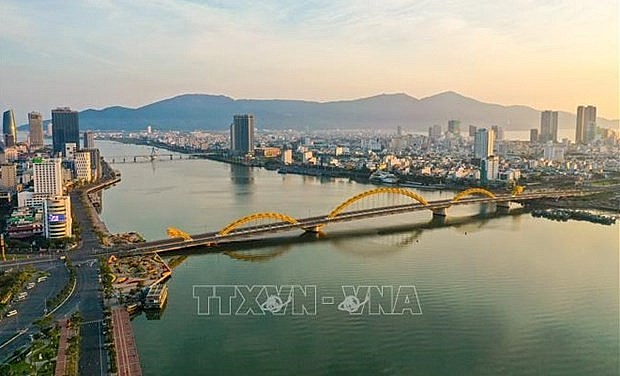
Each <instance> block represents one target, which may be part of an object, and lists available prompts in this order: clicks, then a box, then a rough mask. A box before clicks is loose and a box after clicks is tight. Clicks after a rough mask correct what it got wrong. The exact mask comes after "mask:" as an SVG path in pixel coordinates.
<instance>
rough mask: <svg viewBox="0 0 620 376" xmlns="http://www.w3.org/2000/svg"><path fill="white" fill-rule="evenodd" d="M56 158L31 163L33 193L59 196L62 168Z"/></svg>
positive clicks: (36, 160)
mask: <svg viewBox="0 0 620 376" xmlns="http://www.w3.org/2000/svg"><path fill="white" fill-rule="evenodd" d="M60 163H61V160H60V159H57V158H53V159H47V160H41V159H35V160H34V161H33V179H34V193H45V194H48V195H52V196H61V195H62V194H63V190H62V166H61V165H60Z"/></svg>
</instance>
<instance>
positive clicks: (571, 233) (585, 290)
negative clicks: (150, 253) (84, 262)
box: [98, 142, 619, 375]
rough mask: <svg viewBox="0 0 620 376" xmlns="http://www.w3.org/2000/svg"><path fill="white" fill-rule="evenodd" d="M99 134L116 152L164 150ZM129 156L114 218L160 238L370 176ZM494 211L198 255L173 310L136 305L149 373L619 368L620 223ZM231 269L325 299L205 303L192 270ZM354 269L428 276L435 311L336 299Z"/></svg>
mask: <svg viewBox="0 0 620 376" xmlns="http://www.w3.org/2000/svg"><path fill="white" fill-rule="evenodd" d="M98 146H99V147H100V148H101V149H102V151H103V154H104V155H107V156H112V155H116V156H118V155H131V154H144V153H148V152H149V151H150V150H149V149H148V148H145V147H140V146H130V145H121V144H116V143H105V142H99V143H98ZM115 166H116V167H117V168H119V169H120V170H121V171H122V178H123V181H122V183H120V184H119V185H118V186H116V187H114V188H113V189H110V190H108V191H106V192H105V194H104V209H103V214H102V216H103V219H104V220H105V222H106V223H107V225H108V227H109V228H110V230H111V231H113V232H117V231H128V230H136V231H139V232H141V233H142V234H144V235H145V237H147V238H148V239H159V238H163V237H165V230H166V227H168V226H175V227H179V228H181V229H183V230H185V231H186V232H188V233H199V232H204V231H213V230H216V229H220V228H222V227H223V226H225V225H226V224H228V223H229V222H231V221H233V220H234V219H236V218H238V217H241V216H243V215H246V214H249V213H251V212H263V211H277V212H283V213H286V214H289V215H292V216H293V217H302V216H308V215H319V214H322V213H327V212H329V211H330V210H331V209H332V208H334V207H335V206H336V205H338V204H339V203H340V202H341V201H343V200H345V199H346V198H348V197H349V196H351V195H354V194H356V193H359V192H361V191H364V190H366V189H369V188H370V186H367V185H362V184H356V183H351V182H349V181H347V180H335V181H329V180H321V179H318V178H313V177H303V176H297V175H279V174H277V173H275V172H272V171H266V170H260V169H249V168H243V167H238V166H230V165H227V164H222V163H217V162H212V161H206V160H188V161H175V162H168V161H158V162H156V163H154V164H151V163H142V164H118V165H115ZM420 193H421V194H422V195H424V196H425V197H427V198H428V199H429V200H432V199H438V198H448V197H451V196H452V195H453V193H450V192H443V193H439V192H420ZM399 202H400V201H399ZM378 203H382V202H378ZM493 212H494V210H493V209H492V208H488V207H474V206H471V207H457V208H452V209H450V211H449V215H450V216H451V217H450V218H449V219H448V221H447V223H445V224H443V225H441V224H433V223H431V215H430V213H427V212H418V213H412V214H407V215H400V216H395V217H386V218H381V219H379V220H368V221H362V222H355V223H350V224H345V225H336V226H333V227H327V228H326V229H325V230H326V233H327V236H326V237H325V238H323V239H320V240H309V241H308V240H307V239H306V240H305V241H303V239H296V238H295V239H291V240H292V241H290V242H285V243H281V244H280V243H278V244H274V245H271V246H269V247H266V248H260V249H250V250H244V251H243V252H245V253H238V252H237V253H232V254H230V255H227V254H224V253H220V254H195V255H192V256H190V257H189V258H188V259H187V260H186V261H185V262H184V263H183V264H181V265H180V266H179V267H178V268H177V269H176V270H175V272H174V276H173V278H172V279H171V280H170V282H169V288H170V290H169V299H168V304H167V307H166V309H165V311H164V312H163V314H162V316H161V318H160V319H159V320H148V319H147V318H146V317H145V316H144V315H143V316H140V317H138V318H136V319H135V320H134V321H133V327H134V333H135V337H136V341H137V344H138V350H139V353H140V360H141V363H142V368H143V371H144V374H145V375H202V374H209V375H218V374H230V375H291V374H297V375H326V374H342V375H414V374H420V375H431V374H454V375H497V374H515V375H519V374H523V375H529V374H541V375H543V374H544V375H554V374H557V375H566V374H569V375H617V374H618V350H619V349H618V340H619V335H618V325H619V323H618V317H619V311H618V252H619V244H618V243H619V236H618V225H615V226H603V225H596V224H590V223H585V222H574V221H572V222H567V223H559V222H553V221H549V220H546V219H540V218H533V217H531V216H530V215H529V214H526V213H522V212H520V211H519V210H518V209H517V210H513V211H512V212H511V214H510V215H503V216H499V217H497V216H495V215H493V214H492V213H493ZM377 228H381V230H378V229H377ZM298 235H299V234H294V235H291V236H292V237H296V236H298ZM240 254H241V255H252V256H254V257H239V256H238V255H240ZM260 256H263V257H260ZM231 284H249V285H290V284H298V285H315V286H316V295H317V297H318V302H319V303H318V306H317V309H316V315H314V316H307V315H306V316H293V315H292V314H290V311H289V312H286V313H285V315H283V316H274V315H272V314H270V313H267V314H266V315H264V316H251V315H250V316H220V315H199V314H198V301H197V300H196V299H194V297H193V286H195V285H231ZM343 285H353V286H360V285H361V286H364V285H366V286H369V285H389V286H395V287H398V286H400V285H414V286H415V288H416V291H417V297H418V298H419V302H420V307H421V309H422V315H403V316H394V315H393V316H388V315H369V314H368V312H367V311H363V312H362V314H361V315H350V314H348V313H347V312H343V311H340V310H338V309H337V306H338V303H339V301H341V300H342V299H343V297H344V294H343V291H342V286H343ZM324 296H331V297H335V302H334V304H321V303H322V301H321V298H322V297H324Z"/></svg>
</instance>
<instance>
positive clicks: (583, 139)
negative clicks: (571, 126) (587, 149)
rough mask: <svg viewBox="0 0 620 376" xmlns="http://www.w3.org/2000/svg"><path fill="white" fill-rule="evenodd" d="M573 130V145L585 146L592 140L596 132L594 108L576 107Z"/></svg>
mask: <svg viewBox="0 0 620 376" xmlns="http://www.w3.org/2000/svg"><path fill="white" fill-rule="evenodd" d="M576 125H577V126H576V129H575V143H577V144H587V143H588V142H590V141H592V140H593V139H594V134H595V130H596V107H594V106H587V107H586V106H579V107H577V124H576Z"/></svg>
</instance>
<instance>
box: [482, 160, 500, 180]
mask: <svg viewBox="0 0 620 376" xmlns="http://www.w3.org/2000/svg"><path fill="white" fill-rule="evenodd" d="M480 178H481V180H482V181H493V180H497V179H498V178H499V157H496V156H493V155H490V156H488V157H486V158H483V159H482V160H481V161H480Z"/></svg>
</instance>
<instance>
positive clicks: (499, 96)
mask: <svg viewBox="0 0 620 376" xmlns="http://www.w3.org/2000/svg"><path fill="white" fill-rule="evenodd" d="M1 7H2V12H3V14H5V15H6V17H5V20H6V22H4V23H3V25H1V26H0V31H1V33H0V35H2V36H1V37H0V40H1V41H2V43H3V46H4V47H3V48H4V51H5V53H4V55H5V59H3V61H2V63H0V64H2V65H0V79H1V80H2V81H3V90H2V96H1V98H0V105H1V106H2V108H14V109H15V112H16V115H17V119H16V120H18V123H20V124H24V123H25V122H26V114H27V113H28V112H30V111H32V110H33V109H34V110H39V111H42V112H44V111H45V110H46V109H49V108H55V107H57V106H62V105H67V104H69V105H71V106H72V107H74V108H77V109H79V110H83V109H87V108H102V107H107V106H113V105H123V106H129V107H136V106H140V105H144V104H146V103H150V102H153V101H155V100H158V99H161V98H166V97H171V96H174V95H177V94H180V93H188V92H201V93H215V94H218V93H222V94H226V95H230V96H233V97H235V98H290V99H307V100H316V101H330V100H337V99H344V98H362V97H367V96H372V95H376V94H379V93H383V92H386V93H394V92H405V93H410V94H411V95H413V96H416V97H424V96H428V95H432V94H435V93H439V92H443V91H449V90H453V91H457V92H459V93H462V94H464V95H466V96H470V97H475V98H478V99H480V100H481V101H485V102H492V103H499V104H506V105H518V104H524V105H528V106H532V107H534V108H537V109H540V110H544V109H553V110H560V111H568V112H571V113H574V111H575V108H576V107H577V105H579V104H581V103H592V104H594V105H596V106H597V108H598V109H599V113H600V115H601V116H602V117H605V118H608V119H617V118H618V105H617V104H618V69H617V67H618V54H617V51H618V38H617V35H618V12H617V9H618V5H617V4H616V3H615V2H612V1H603V2H597V3H594V4H593V3H586V2H577V3H568V2H562V1H559V2H555V3H554V4H544V5H539V4H536V5H533V3H531V2H529V1H516V0H515V1H512V2H509V3H502V4H501V5H499V4H492V3H483V4H480V3H476V6H473V4H472V3H469V2H464V1H459V2H454V3H451V4H450V6H447V5H443V4H419V3H411V2H399V3H396V4H390V5H381V6H372V5H364V4H356V3H354V2H321V3H318V4H313V5H312V6H308V5H291V4H285V3H282V2H276V1H271V2H265V3H262V4H260V5H253V6H249V5H247V6H246V5H243V4H238V3H221V4H217V3H216V4H212V3H200V4H198V3H193V2H185V1H179V2H173V1H161V2H157V3H151V2H149V3H141V2H135V3H132V4H121V3H117V2H107V3H78V4H70V5H58V6H56V7H53V8H50V7H42V6H40V4H39V3H38V2H29V3H24V4H22V3H20V2H5V3H3V5H2V6H1ZM60 15H66V17H68V18H70V19H71V20H72V22H66V23H62V25H61V26H59V25H57V26H56V27H48V26H47V25H46V24H45V23H44V22H42V21H41V20H45V19H57V17H58V16H60ZM507 15H510V17H508V16H507ZM550 20H551V21H550ZM593 20H594V21H595V22H593ZM129 21H131V22H129ZM146 30H148V32H147V31H146ZM437 36H440V37H437ZM119 40H120V41H122V42H120V43H119ZM59 46H62V48H60V47H59ZM163 46H166V47H165V48H164V47H163ZM240 46H243V48H239V47H240ZM577 51H588V53H587V54H583V53H578V52H577ZM170 56H175V59H170V58H169V57H170ZM481 72H484V74H482V73H481ZM67 83H70V84H67ZM78 85H79V86H78Z"/></svg>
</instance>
